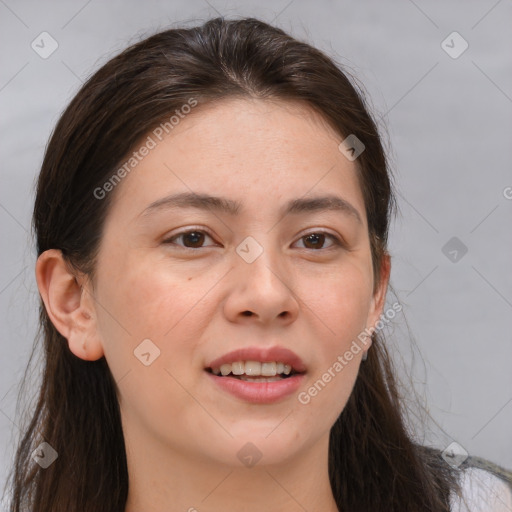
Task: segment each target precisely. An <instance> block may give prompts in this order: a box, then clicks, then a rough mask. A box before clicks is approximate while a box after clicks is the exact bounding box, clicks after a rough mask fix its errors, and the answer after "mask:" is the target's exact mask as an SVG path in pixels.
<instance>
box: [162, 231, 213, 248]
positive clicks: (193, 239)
mask: <svg viewBox="0 0 512 512" xmlns="http://www.w3.org/2000/svg"><path fill="white" fill-rule="evenodd" d="M206 238H210V239H211V237H210V235H208V234H207V233H206V232H204V231H201V230H199V229H194V230H190V231H184V232H182V233H178V234H177V235H174V236H173V237H171V238H169V239H167V240H164V243H166V244H172V245H179V246H181V247H184V248H185V249H200V248H202V247H204V245H203V244H204V242H205V239H206ZM180 239H181V241H182V243H178V244H177V243H176V242H175V241H176V240H180ZM207 247H208V246H207Z"/></svg>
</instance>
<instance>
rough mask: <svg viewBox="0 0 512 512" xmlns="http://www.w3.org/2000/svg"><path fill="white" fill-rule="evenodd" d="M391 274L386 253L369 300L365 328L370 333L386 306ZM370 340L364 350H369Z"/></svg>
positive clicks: (389, 261) (388, 257) (389, 260)
mask: <svg viewBox="0 0 512 512" xmlns="http://www.w3.org/2000/svg"><path fill="white" fill-rule="evenodd" d="M390 273H391V258H390V256H389V254H388V253H387V252H386V253H384V254H383V256H382V260H381V265H380V273H379V282H377V283H375V286H374V292H373V296H372V300H371V305H370V310H369V312H368V318H367V323H366V328H367V329H370V330H371V332H373V330H374V329H375V324H376V323H377V322H378V321H379V318H380V316H381V315H382V313H383V311H384V305H385V304H386V293H387V291H388V284H389V276H390ZM370 346H371V338H370V337H369V338H368V343H367V345H366V348H370Z"/></svg>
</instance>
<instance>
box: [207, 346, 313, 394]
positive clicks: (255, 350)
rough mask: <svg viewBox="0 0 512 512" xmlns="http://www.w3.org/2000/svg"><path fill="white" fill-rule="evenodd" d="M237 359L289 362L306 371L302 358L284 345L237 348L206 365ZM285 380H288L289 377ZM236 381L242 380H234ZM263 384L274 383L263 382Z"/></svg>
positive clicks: (298, 369) (297, 369)
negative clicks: (265, 347) (264, 347)
mask: <svg viewBox="0 0 512 512" xmlns="http://www.w3.org/2000/svg"><path fill="white" fill-rule="evenodd" d="M237 361H260V362H262V363H268V362H272V361H275V362H276V363H284V364H289V365H290V366H291V367H292V368H293V370H295V371H296V372H300V373H302V372H305V371H306V365H305V364H304V362H303V361H302V359H301V358H300V357H299V356H298V355H297V354H295V352H292V351H291V350H288V349H287V348H284V347H271V348H267V349H263V348H261V347H247V348H240V349H238V350H233V351H232V352H228V353H227V354H224V355H223V356H222V357H219V358H218V359H215V360H213V361H211V362H210V363H208V364H207V365H206V367H207V368H220V367H221V365H223V364H227V363H235V362H237ZM233 380H236V379H233ZM286 380H290V378H288V379H286ZM236 382H243V381H238V380H236ZM249 384H250V385H251V386H254V383H253V384H251V383H250V382H249ZM263 384H274V383H273V382H271V383H265V382H264V383H263Z"/></svg>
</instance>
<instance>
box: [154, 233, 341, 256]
mask: <svg viewBox="0 0 512 512" xmlns="http://www.w3.org/2000/svg"><path fill="white" fill-rule="evenodd" d="M189 233H204V234H205V235H207V236H209V237H210V238H211V239H212V240H213V236H212V235H211V234H210V233H209V232H208V231H207V230H205V229H199V228H197V229H196V228H192V229H187V230H186V231H181V232H179V233H176V234H174V235H173V236H172V237H170V238H167V239H165V240H163V243H164V244H169V245H171V244H174V240H176V239H178V238H180V237H182V236H184V235H187V234H189ZM310 235H325V236H326V237H328V238H330V239H331V241H332V242H333V245H331V246H330V247H327V248H323V249H310V250H311V251H314V252H320V251H327V250H329V249H333V248H335V247H345V244H344V242H343V241H342V240H340V239H339V238H338V237H337V236H335V235H333V234H332V233H329V232H327V231H323V230H316V231H311V232H309V233H306V234H305V235H302V236H301V237H300V238H299V239H298V240H302V239H303V238H306V237H308V236H310ZM174 245H176V244H174ZM179 247H181V248H182V249H185V250H188V251H195V252H197V251H198V250H199V249H203V247H185V246H182V245H179ZM301 249H307V247H301Z"/></svg>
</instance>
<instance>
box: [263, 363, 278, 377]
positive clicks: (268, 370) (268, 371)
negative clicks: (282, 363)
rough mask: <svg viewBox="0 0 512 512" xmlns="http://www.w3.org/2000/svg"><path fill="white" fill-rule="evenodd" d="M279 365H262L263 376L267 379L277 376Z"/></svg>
mask: <svg viewBox="0 0 512 512" xmlns="http://www.w3.org/2000/svg"><path fill="white" fill-rule="evenodd" d="M276 366H277V363H273V362H272V363H261V375H264V376H265V377H274V375H275V374H276Z"/></svg>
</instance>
